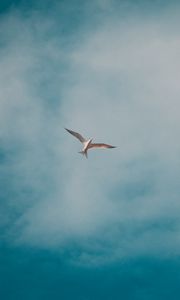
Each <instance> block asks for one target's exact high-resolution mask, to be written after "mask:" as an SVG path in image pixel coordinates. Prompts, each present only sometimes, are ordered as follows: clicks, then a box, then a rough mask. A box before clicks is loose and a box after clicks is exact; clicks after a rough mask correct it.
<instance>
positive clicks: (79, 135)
mask: <svg viewBox="0 0 180 300" xmlns="http://www.w3.org/2000/svg"><path fill="white" fill-rule="evenodd" d="M64 129H66V130H67V131H68V132H69V133H71V134H72V135H74V136H75V137H76V138H77V139H78V140H79V141H80V142H81V143H84V142H85V141H86V139H85V138H83V136H82V135H81V134H80V133H78V132H75V131H72V130H70V129H67V128H64Z"/></svg>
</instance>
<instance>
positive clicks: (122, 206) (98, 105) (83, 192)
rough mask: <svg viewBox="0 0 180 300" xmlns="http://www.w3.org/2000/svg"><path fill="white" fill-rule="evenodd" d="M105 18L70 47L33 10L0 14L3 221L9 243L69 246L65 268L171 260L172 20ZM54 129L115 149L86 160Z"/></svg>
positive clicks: (174, 227) (175, 196)
mask: <svg viewBox="0 0 180 300" xmlns="http://www.w3.org/2000/svg"><path fill="white" fill-rule="evenodd" d="M110 5H111V3H110V2H109V1H107V2H106V7H109V6H110ZM103 9H104V8H103ZM103 18H104V19H103ZM103 18H101V22H100V23H99V24H97V23H96V25H95V26H92V27H90V26H89V28H86V34H84V31H83V30H82V31H83V33H82V31H81V30H80V29H78V30H77V40H76V42H75V41H74V39H73V38H72V36H71V35H69V37H68V39H67V37H64V36H63V34H62V32H61V30H60V32H58V30H57V24H59V23H58V22H59V21H57V20H52V19H51V17H50V18H49V20H46V18H43V16H39V14H37V13H32V14H31V15H30V16H29V17H28V18H25V17H24V16H23V15H22V14H20V13H19V12H12V13H11V14H8V15H6V16H5V17H4V19H3V20H2V21H1V23H2V26H1V28H3V30H2V32H1V36H2V37H3V41H4V43H3V46H2V47H1V50H0V51H1V52H0V53H1V61H0V64H1V72H0V78H1V80H0V82H1V83H0V85H1V87H0V91H1V92H0V93H1V94H0V98H1V102H0V112H1V118H0V120H1V121H0V122H1V124H0V127H1V131H0V138H1V147H2V153H4V155H5V158H3V159H2V168H1V177H2V178H9V184H8V185H7V184H6V185H4V187H3V191H4V197H5V201H3V202H2V209H3V210H2V211H3V212H5V214H6V215H7V217H6V218H3V219H2V220H3V221H1V222H2V224H1V225H2V226H4V227H7V228H6V231H5V233H6V234H5V235H6V239H7V240H8V241H9V242H11V243H16V244H21V245H27V246H34V247H42V248H47V249H56V250H57V251H60V252H61V251H68V252H70V258H69V259H70V260H71V261H72V262H73V263H75V262H76V263H83V264H91V265H93V264H95V265H97V264H101V263H107V262H111V261H114V260H119V259H124V258H129V257H134V256H138V255H155V256H156V255H158V256H159V255H161V256H162V253H163V255H165V256H166V255H175V254H177V253H178V251H179V247H180V245H179V240H178V239H177V236H178V234H179V226H180V224H179V221H178V216H179V210H180V206H179V183H178V178H179V175H180V174H179V166H178V161H179V149H180V142H179V138H178V134H179V129H180V121H179V114H178V112H179V109H178V108H179V106H180V104H179V98H178V95H179V92H180V91H179V89H180V88H179V82H178V74H179V69H180V65H179V53H180V51H179V50H180V49H179V48H180V42H179V37H178V33H177V30H176V25H177V20H176V18H175V19H173V14H171V12H170V13H167V12H165V13H164V14H162V15H160V16H159V17H158V18H155V19H153V18H152V16H149V17H147V19H144V18H143V17H142V19H140V20H138V19H137V18H134V19H133V20H132V19H131V18H130V16H126V17H125V18H122V19H118V18H117V17H114V18H110V17H109V18H106V16H105V15H104V16H103ZM167 19H168V20H170V21H169V22H170V26H169V23H168V24H167ZM71 39H72V40H73V43H72V44H71V43H70V41H71ZM2 70H3V71H2ZM64 126H66V127H68V128H72V129H74V130H77V131H80V132H82V134H84V135H86V136H87V137H93V138H94V140H97V141H104V142H107V143H112V144H115V145H117V146H118V148H117V149H114V150H112V151H92V152H91V151H90V153H89V159H88V160H84V159H82V157H81V156H80V155H79V154H77V152H78V151H79V149H80V147H81V145H80V144H78V141H76V140H74V139H73V138H72V137H71V136H70V135H67V133H66V132H65V131H64V129H63V127H64ZM7 190H8V192H7Z"/></svg>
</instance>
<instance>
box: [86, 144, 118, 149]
mask: <svg viewBox="0 0 180 300" xmlns="http://www.w3.org/2000/svg"><path fill="white" fill-rule="evenodd" d="M88 148H89V149H90V148H116V146H112V145H108V144H104V143H98V144H97V143H91V144H90V145H89V146H88Z"/></svg>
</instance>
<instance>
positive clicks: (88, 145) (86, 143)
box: [64, 128, 116, 158]
mask: <svg viewBox="0 0 180 300" xmlns="http://www.w3.org/2000/svg"><path fill="white" fill-rule="evenodd" d="M64 129H66V130H67V131H68V132H69V133H71V134H72V135H74V136H75V137H76V138H77V139H78V140H79V141H80V142H81V143H82V144H83V146H84V147H83V149H82V151H80V152H79V153H81V154H83V155H85V156H86V158H87V157H88V154H87V152H88V150H89V149H92V148H108V149H109V148H116V147H115V146H111V145H108V144H104V143H98V144H97V143H92V140H93V139H89V140H87V139H85V138H84V137H83V136H82V135H81V134H80V133H78V132H75V131H72V130H70V129H67V128H64Z"/></svg>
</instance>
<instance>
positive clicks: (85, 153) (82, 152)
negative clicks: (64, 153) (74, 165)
mask: <svg viewBox="0 0 180 300" xmlns="http://www.w3.org/2000/svg"><path fill="white" fill-rule="evenodd" d="M79 153H81V154H82V155H85V156H86V158H88V155H87V151H79Z"/></svg>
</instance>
